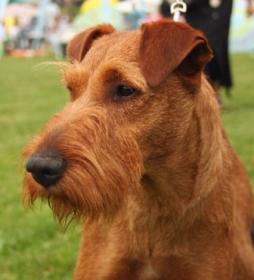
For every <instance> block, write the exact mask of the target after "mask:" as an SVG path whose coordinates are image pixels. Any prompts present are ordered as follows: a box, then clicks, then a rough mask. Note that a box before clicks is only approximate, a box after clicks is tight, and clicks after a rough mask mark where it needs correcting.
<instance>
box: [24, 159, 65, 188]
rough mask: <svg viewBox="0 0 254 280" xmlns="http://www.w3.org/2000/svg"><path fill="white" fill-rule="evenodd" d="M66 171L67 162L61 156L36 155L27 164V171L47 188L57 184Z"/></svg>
mask: <svg viewBox="0 0 254 280" xmlns="http://www.w3.org/2000/svg"><path fill="white" fill-rule="evenodd" d="M64 169H65V161H64V159H63V158H62V157H61V156H59V155H44V154H34V155H32V156H31V157H30V159H29V160H28V162H27V164H26V170H27V171H28V172H30V173H31V174H32V176H33V178H34V180H35V181H36V182H38V183H39V184H40V185H42V186H43V187H45V188H48V187H50V186H52V185H54V184H56V182H57V181H58V180H59V179H60V178H61V177H62V175H63V173H64Z"/></svg>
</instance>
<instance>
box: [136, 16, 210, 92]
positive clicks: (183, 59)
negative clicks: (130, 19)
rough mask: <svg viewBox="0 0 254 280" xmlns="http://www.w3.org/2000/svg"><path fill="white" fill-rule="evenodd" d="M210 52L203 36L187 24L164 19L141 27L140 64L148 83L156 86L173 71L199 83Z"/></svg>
mask: <svg viewBox="0 0 254 280" xmlns="http://www.w3.org/2000/svg"><path fill="white" fill-rule="evenodd" d="M211 58H212V51H211V49H210V48H209V46H208V43H207V40H206V38H205V37H204V35H203V34H202V33H201V32H199V31H198V30H195V29H193V28H191V27H190V26H189V25H187V24H183V23H175V22H173V21H171V20H163V21H159V22H153V23H148V24H144V25H143V26H142V27H141V42H140V49H139V60H140V67H141V71H142V73H143V75H144V76H145V78H146V80H147V82H148V84H149V85H150V86H152V87H156V86H158V85H159V84H160V83H161V82H163V81H164V80H165V79H166V78H167V77H168V75H169V74H170V73H171V72H173V71H175V70H176V71H180V72H181V73H182V74H184V75H185V78H186V77H190V78H191V79H192V83H193V82H194V81H195V82H197V83H198V82H199V81H200V77H201V71H202V70H203V68H204V67H205V65H206V64H207V63H208V62H209V61H210V60H211Z"/></svg>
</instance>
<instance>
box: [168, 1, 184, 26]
mask: <svg viewBox="0 0 254 280" xmlns="http://www.w3.org/2000/svg"><path fill="white" fill-rule="evenodd" d="M170 12H171V14H173V20H174V21H179V20H180V17H181V13H186V12H187V4H186V3H185V2H184V1H183V0H176V2H174V3H173V4H172V5H171V8H170Z"/></svg>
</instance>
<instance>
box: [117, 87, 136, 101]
mask: <svg viewBox="0 0 254 280" xmlns="http://www.w3.org/2000/svg"><path fill="white" fill-rule="evenodd" d="M136 93H137V90H136V89H134V88H132V87H129V86H125V85H119V86H118V87H117V88H116V92H115V96H114V99H115V100H117V101H118V100H129V99H131V98H132V97H134V96H135V95H136Z"/></svg>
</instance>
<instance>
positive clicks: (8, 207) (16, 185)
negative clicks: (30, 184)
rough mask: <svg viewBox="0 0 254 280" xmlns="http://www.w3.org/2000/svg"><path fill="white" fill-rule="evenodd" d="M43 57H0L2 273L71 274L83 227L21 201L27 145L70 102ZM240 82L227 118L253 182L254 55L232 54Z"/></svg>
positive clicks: (6, 277) (6, 276) (28, 277)
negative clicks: (66, 223)
mask: <svg viewBox="0 0 254 280" xmlns="http://www.w3.org/2000/svg"><path fill="white" fill-rule="evenodd" d="M41 61H42V59H27V60H15V59H10V58H4V59H3V60H0V73H1V75H0V206H1V211H0V221H1V226H0V279H1V280H16V279H18V280H36V279H50V280H60V279H61V280H64V279H71V275H72V271H73V267H74V263H75V259H76V253H77V249H78V239H79V233H80V227H79V226H78V225H75V224H74V225H72V226H71V227H70V228H69V229H68V231H67V232H64V231H63V229H61V227H60V226H58V225H57V224H56V222H55V221H54V220H53V218H52V215H51V212H50V210H49V209H48V207H47V206H43V207H37V208H36V209H35V211H31V210H27V209H23V207H22V203H21V189H22V188H21V185H22V172H23V171H22V165H21V164H20V154H21V150H22V147H23V146H24V145H25V143H27V141H28V140H29V139H30V138H31V136H32V135H33V134H35V133H36V132H37V131H38V130H39V128H40V127H41V126H42V124H43V123H44V122H45V121H46V120H47V119H48V117H49V116H51V115H52V114H53V113H54V112H57V111H58V110H59V109H60V108H61V107H62V106H63V104H64V103H65V102H66V100H67V98H68V96H67V92H66V90H65V89H64V88H63V87H61V85H60V84H59V83H58V80H59V79H58V75H57V71H56V69H55V68H54V67H47V68H45V69H38V68H36V67H34V66H35V65H37V64H38V63H40V62H41ZM233 68H234V76H235V84H236V86H235V88H234V90H233V97H232V98H231V99H230V100H226V99H225V98H224V100H223V103H224V108H225V110H224V112H223V119H224V123H225V126H226V129H227V132H228V134H229V135H230V139H231V141H232V144H233V146H234V147H235V149H236V151H237V152H238V154H239V155H240V157H241V159H242V160H243V161H244V163H245V165H246V167H247V169H248V172H249V174H250V176H251V179H252V183H254V129H253V128H254V125H253V124H254V85H253V82H254V75H253V73H254V59H253V58H251V57H249V56H246V55H236V56H234V57H233Z"/></svg>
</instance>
